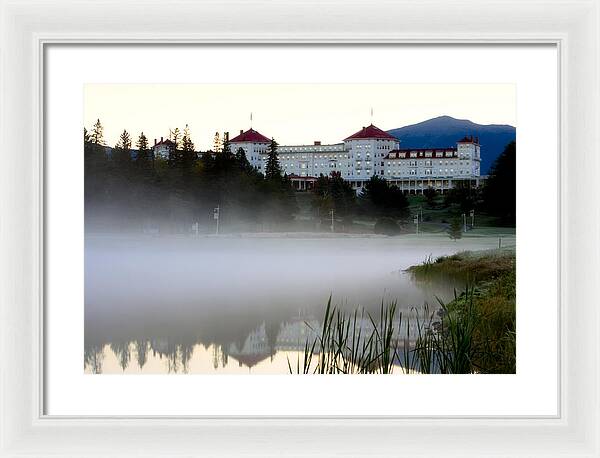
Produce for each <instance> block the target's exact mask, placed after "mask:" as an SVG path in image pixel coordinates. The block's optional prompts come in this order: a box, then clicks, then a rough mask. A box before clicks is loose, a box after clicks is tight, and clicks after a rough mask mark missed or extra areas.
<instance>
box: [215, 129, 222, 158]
mask: <svg viewBox="0 0 600 458" xmlns="http://www.w3.org/2000/svg"><path fill="white" fill-rule="evenodd" d="M222 147H223V144H222V143H221V137H220V135H219V132H215V138H214V140H213V151H214V152H215V153H220V152H221V149H222Z"/></svg>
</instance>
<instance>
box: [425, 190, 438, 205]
mask: <svg viewBox="0 0 600 458" xmlns="http://www.w3.org/2000/svg"><path fill="white" fill-rule="evenodd" d="M423 195H424V196H425V201H426V202H427V206H428V207H429V208H434V207H435V199H436V198H437V196H438V192H437V191H436V190H435V189H433V188H432V187H431V186H429V187H428V188H427V189H426V190H425V191H423Z"/></svg>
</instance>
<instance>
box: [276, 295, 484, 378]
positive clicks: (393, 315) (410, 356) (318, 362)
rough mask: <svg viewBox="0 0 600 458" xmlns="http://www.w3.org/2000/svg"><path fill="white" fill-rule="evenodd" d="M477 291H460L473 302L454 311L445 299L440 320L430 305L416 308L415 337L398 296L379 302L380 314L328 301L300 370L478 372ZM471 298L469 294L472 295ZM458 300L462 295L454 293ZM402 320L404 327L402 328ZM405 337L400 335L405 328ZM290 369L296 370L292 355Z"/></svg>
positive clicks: (307, 371) (300, 363)
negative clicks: (474, 304)
mask: <svg viewBox="0 0 600 458" xmlns="http://www.w3.org/2000/svg"><path fill="white" fill-rule="evenodd" d="M472 294H473V290H472V289H468V290H467V291H465V293H463V295H461V297H462V298H464V300H466V301H467V303H470V304H471V305H470V306H469V307H466V308H464V309H463V310H461V311H460V312H457V311H454V310H450V309H449V308H448V307H447V306H446V305H445V304H444V303H443V302H442V301H441V300H438V301H439V305H440V307H441V319H440V320H439V321H436V320H434V317H435V313H432V312H431V311H430V310H429V307H428V306H424V307H423V309H421V310H419V311H417V310H416V309H412V310H413V311H414V312H416V313H415V317H416V318H415V320H416V321H415V325H416V332H417V334H416V335H415V336H414V339H415V340H414V343H412V342H411V339H410V338H411V335H410V329H411V321H410V318H404V317H403V315H402V313H397V303H396V302H395V301H393V302H390V303H388V304H385V303H384V302H383V301H382V303H381V307H380V311H379V316H378V317H373V316H372V315H371V314H369V313H366V314H365V312H364V310H361V311H360V312H359V310H358V309H356V310H354V312H353V313H347V312H344V311H342V310H341V309H339V308H337V307H335V306H332V304H331V297H330V298H329V300H328V301H327V306H326V308H325V315H324V318H323V324H322V327H321V329H320V331H319V332H316V331H315V330H314V329H313V328H312V327H311V326H310V325H309V324H308V323H306V325H307V326H308V327H310V328H311V329H313V331H315V333H316V334H317V337H315V339H314V340H313V341H312V342H310V341H308V340H307V341H306V343H305V347H304V355H303V357H302V361H300V359H301V357H300V355H299V356H298V359H297V362H296V370H295V373H297V374H391V373H393V372H394V370H400V371H402V372H404V373H415V372H419V373H426V374H432V373H449V374H464V373H472V372H475V371H476V368H475V367H474V366H473V364H472V354H473V352H474V348H473V339H472V337H473V331H474V329H475V323H476V316H475V310H474V308H473V307H472ZM469 298H470V299H469ZM456 299H458V297H457V298H456ZM403 324H404V328H403ZM403 329H406V336H405V337H404V338H403V339H402V338H401V335H402V333H401V331H402V330H403ZM288 368H289V371H290V373H294V370H293V368H292V364H291V362H290V361H289V359H288Z"/></svg>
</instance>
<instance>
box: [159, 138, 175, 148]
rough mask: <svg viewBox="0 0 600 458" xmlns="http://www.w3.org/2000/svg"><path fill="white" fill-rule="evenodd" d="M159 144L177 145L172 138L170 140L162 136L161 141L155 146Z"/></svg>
mask: <svg viewBox="0 0 600 458" xmlns="http://www.w3.org/2000/svg"><path fill="white" fill-rule="evenodd" d="M158 145H167V146H171V145H175V143H173V142H172V141H171V140H169V139H168V138H167V139H166V140H163V139H162V138H161V139H160V141H159V142H158V143H155V144H154V146H158Z"/></svg>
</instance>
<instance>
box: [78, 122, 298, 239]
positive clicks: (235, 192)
mask: <svg viewBox="0 0 600 458" xmlns="http://www.w3.org/2000/svg"><path fill="white" fill-rule="evenodd" d="M165 143H166V144H167V145H169V152H168V157H165V158H161V157H154V153H153V151H152V149H150V147H149V145H148V139H147V138H146V136H145V135H144V133H143V132H142V133H141V134H140V135H139V137H138V139H137V141H136V145H135V146H136V147H137V149H135V150H133V149H132V139H131V137H130V134H129V133H128V132H127V131H123V133H122V134H121V136H120V138H119V142H118V143H117V145H115V147H114V148H112V150H110V149H109V148H107V147H106V146H105V145H104V139H103V128H102V125H101V123H100V121H98V122H96V124H95V125H94V126H93V127H92V130H91V132H88V131H87V130H86V129H84V153H85V166H84V167H85V215H86V229H88V230H103V231H127V230H130V231H142V230H158V231H160V232H167V233H186V232H190V231H191V230H192V227H193V225H195V224H196V223H198V227H199V230H200V231H204V232H210V231H213V230H214V229H213V228H214V227H215V221H214V219H213V210H214V208H216V207H217V206H218V207H219V208H220V215H219V216H220V218H221V220H222V222H224V223H227V225H226V226H225V225H223V226H225V227H228V228H229V229H230V230H236V229H238V230H256V229H259V230H276V229H278V228H280V227H282V225H284V224H285V223H286V222H288V221H290V220H291V219H293V215H294V213H295V212H296V210H297V205H296V198H295V193H294V191H293V189H292V186H291V182H290V180H289V179H288V178H287V176H285V175H284V176H281V174H280V172H279V161H278V158H277V150H276V148H277V144H276V142H275V141H273V142H272V144H271V146H270V148H269V162H268V164H267V169H266V174H265V175H262V174H261V173H259V172H258V171H256V170H255V169H254V168H253V167H252V166H251V165H250V163H249V162H248V160H247V159H246V156H245V154H244V151H243V150H242V149H241V148H240V150H238V151H235V152H232V151H231V149H230V146H229V143H228V142H227V141H226V142H225V143H224V144H223V147H222V150H221V151H217V152H212V151H208V152H205V153H197V152H196V151H195V149H194V143H193V142H192V140H191V136H190V132H189V128H188V127H187V126H186V128H185V129H184V131H183V134H182V133H180V131H179V130H178V129H176V130H175V131H171V139H170V141H169V142H168V143H167V142H165ZM223 226H222V227H223Z"/></svg>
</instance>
